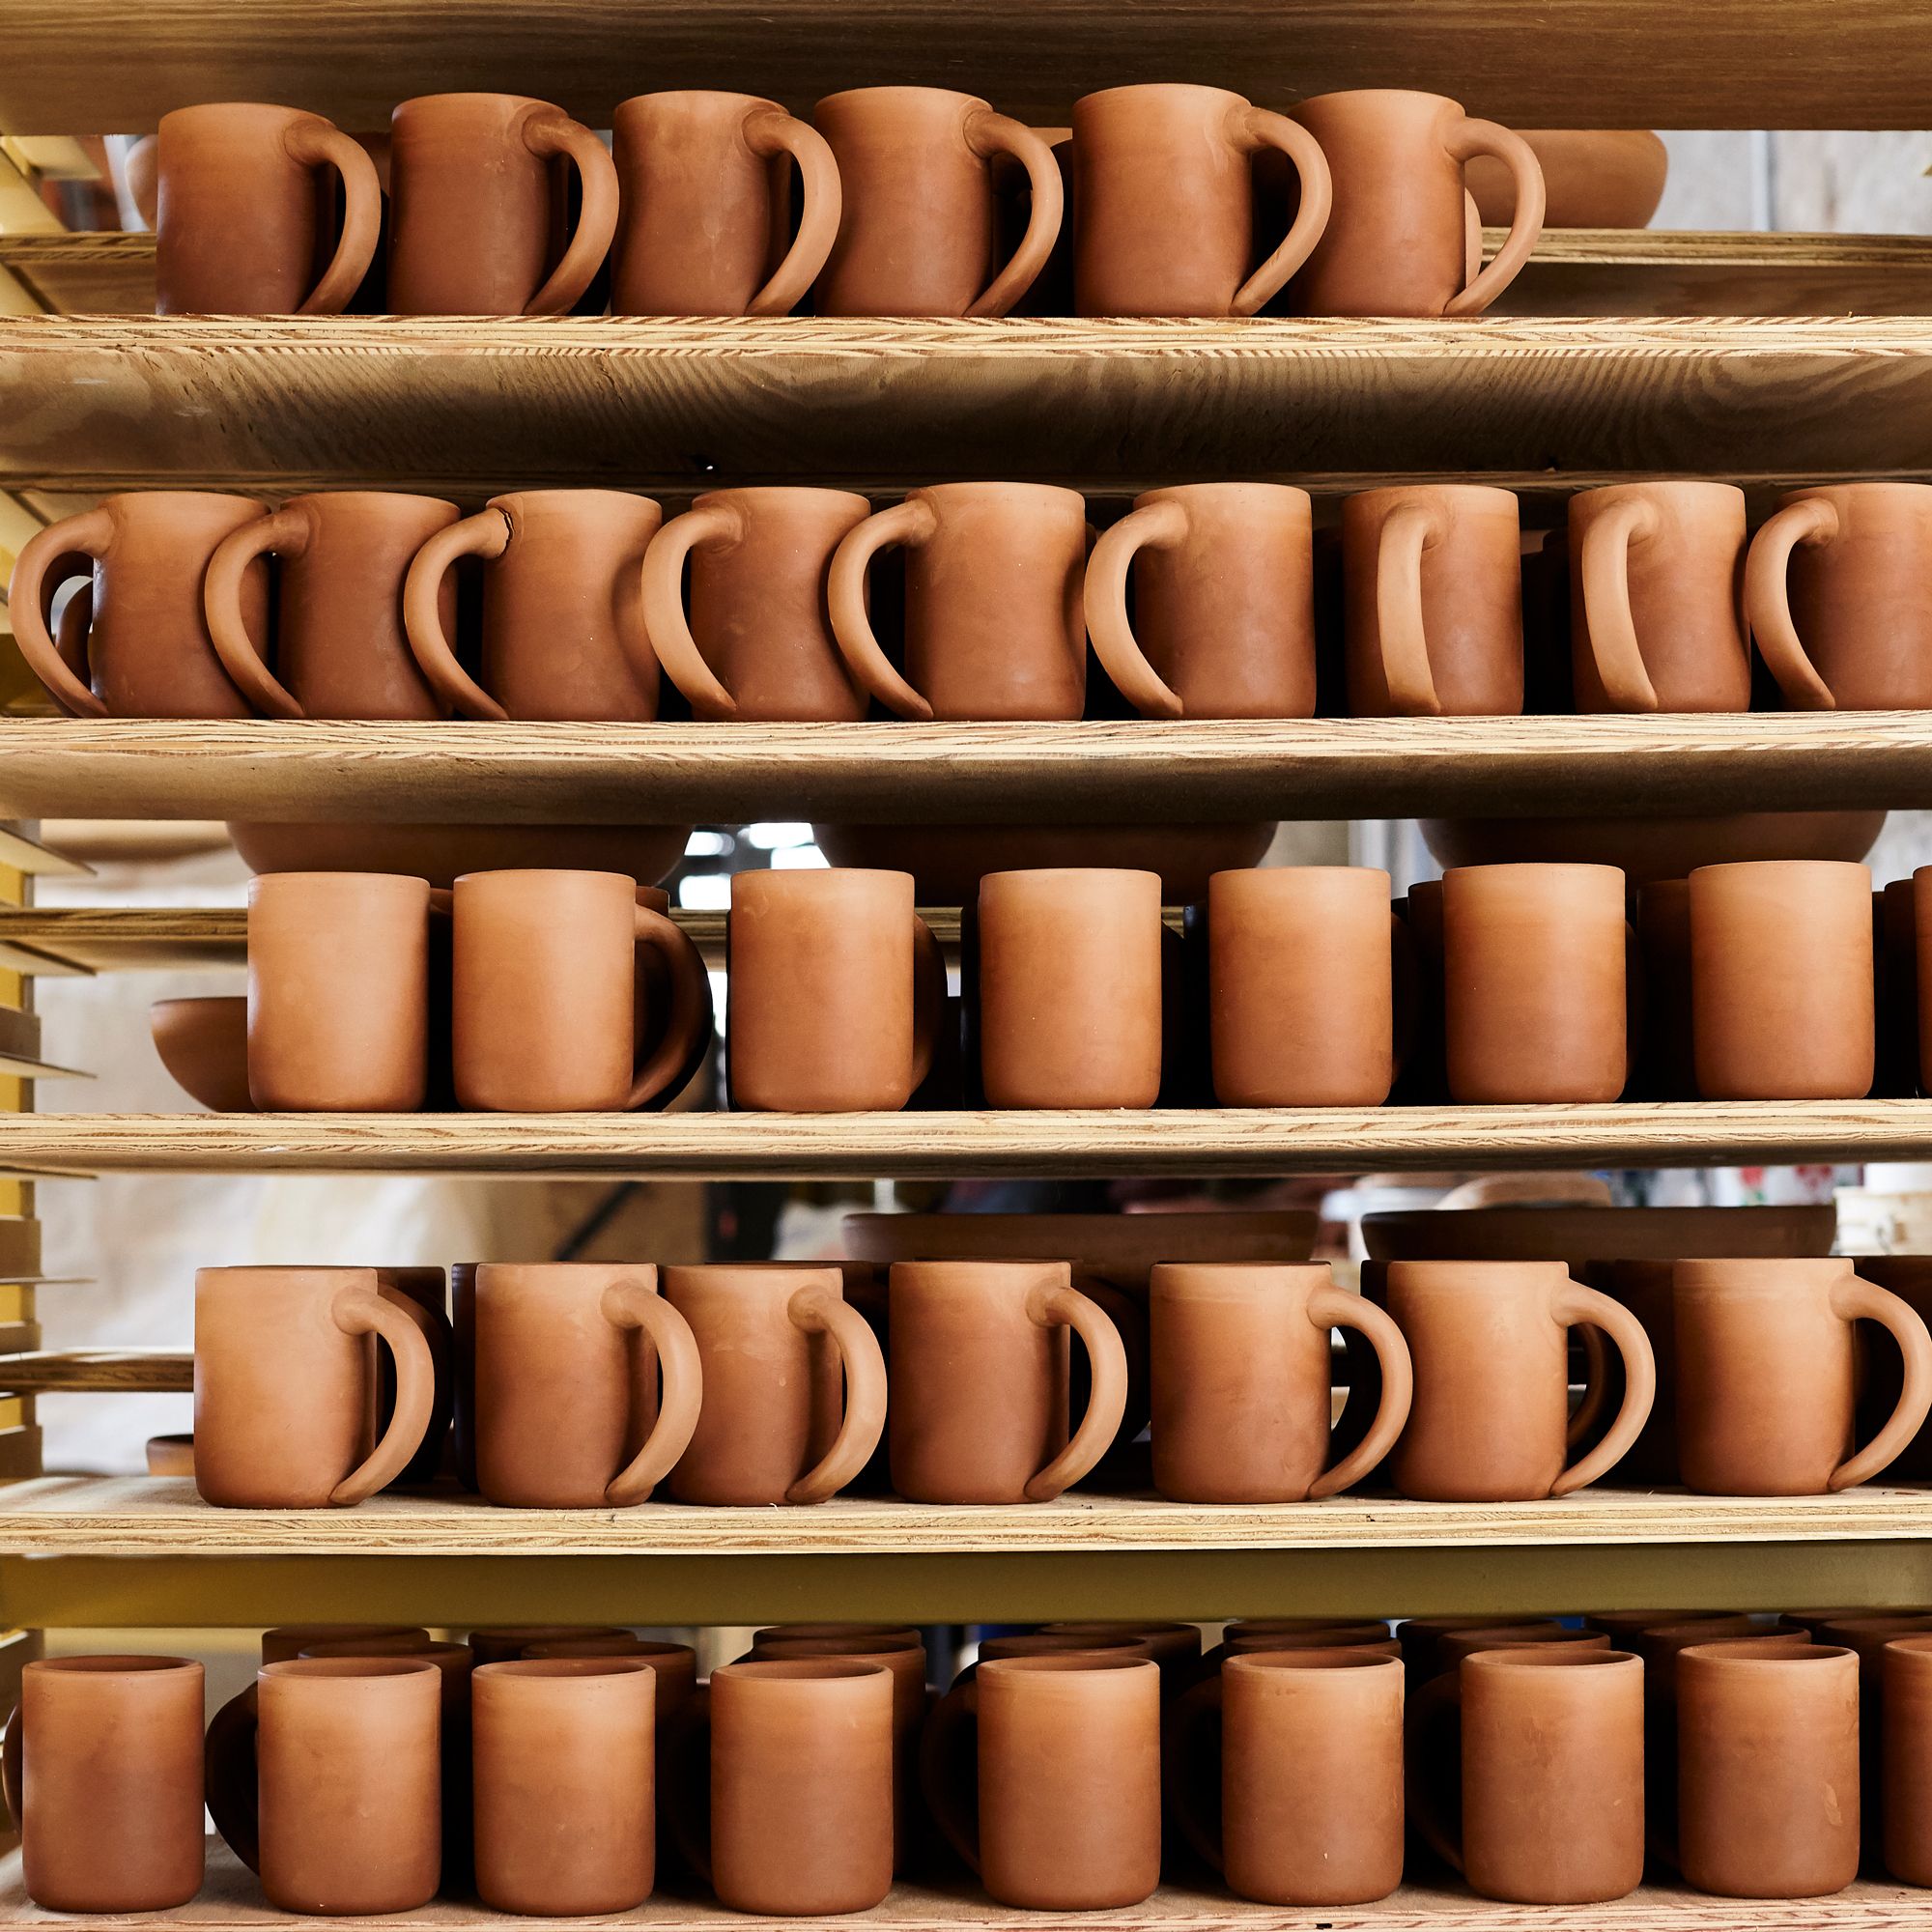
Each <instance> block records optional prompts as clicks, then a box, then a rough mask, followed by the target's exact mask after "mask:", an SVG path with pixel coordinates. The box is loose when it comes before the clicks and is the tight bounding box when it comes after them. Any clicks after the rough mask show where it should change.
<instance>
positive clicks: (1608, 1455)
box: [1549, 1280, 1932, 1496]
mask: <svg viewBox="0 0 1932 1932" xmlns="http://www.w3.org/2000/svg"><path fill="white" fill-rule="evenodd" d="M1550 1312H1551V1313H1552V1314H1553V1315H1554V1316H1555V1318H1556V1319H1557V1321H1561V1322H1563V1323H1564V1324H1565V1325H1566V1326H1569V1325H1572V1324H1575V1323H1579V1322H1580V1323H1587V1324H1588V1325H1589V1326H1590V1327H1592V1328H1601V1329H1602V1330H1603V1331H1604V1333H1605V1334H1606V1335H1607V1336H1608V1337H1609V1338H1610V1341H1611V1343H1612V1344H1613V1345H1614V1347H1615V1348H1616V1350H1617V1353H1618V1354H1620V1355H1621V1356H1622V1357H1623V1358H1624V1399H1623V1406H1621V1407H1620V1408H1619V1409H1618V1410H1617V1412H1616V1415H1615V1416H1614V1417H1613V1418H1612V1419H1611V1422H1610V1426H1609V1428H1607V1429H1606V1430H1605V1432H1604V1435H1603V1440H1602V1441H1600V1442H1599V1443H1598V1444H1597V1446H1596V1447H1595V1448H1594V1449H1592V1450H1591V1451H1590V1453H1589V1454H1588V1455H1587V1456H1584V1457H1582V1458H1581V1459H1580V1460H1579V1461H1577V1462H1575V1463H1571V1464H1570V1465H1569V1467H1568V1468H1566V1469H1565V1470H1564V1471H1563V1473H1562V1474H1561V1475H1560V1476H1558V1477H1557V1478H1556V1480H1555V1481H1554V1482H1553V1483H1551V1484H1550V1486H1549V1493H1550V1494H1551V1495H1552V1496H1567V1495H1569V1494H1570V1493H1571V1492H1573V1491H1576V1490H1580V1489H1582V1488H1583V1487H1584V1486H1585V1485H1586V1484H1589V1483H1594V1482H1595V1481H1596V1480H1597V1478H1598V1477H1599V1476H1602V1475H1606V1474H1607V1473H1608V1472H1609V1471H1610V1469H1612V1468H1613V1467H1614V1466H1615V1465H1616V1464H1617V1463H1620V1462H1622V1461H1623V1459H1624V1457H1625V1456H1626V1455H1628V1454H1629V1453H1630V1450H1631V1448H1632V1446H1633V1445H1634V1443H1635V1441H1636V1438H1637V1436H1638V1435H1639V1434H1641V1432H1642V1430H1643V1425H1644V1424H1645V1423H1646V1422H1648V1421H1649V1420H1650V1410H1651V1405H1652V1404H1653V1403H1654V1402H1655V1401H1656V1400H1657V1357H1656V1356H1655V1355H1654V1354H1653V1353H1652V1352H1651V1348H1650V1337H1649V1336H1648V1335H1646V1334H1645V1333H1644V1332H1643V1323H1642V1322H1641V1321H1638V1320H1637V1319H1636V1317H1635V1316H1634V1315H1633V1314H1632V1313H1631V1312H1630V1310H1629V1309H1628V1308H1626V1307H1625V1306H1624V1305H1623V1303H1622V1302H1621V1301H1612V1300H1611V1299H1610V1297H1609V1296H1608V1295H1607V1294H1603V1293H1599V1292H1598V1291H1597V1290H1596V1289H1594V1288H1585V1287H1584V1286H1583V1284H1582V1283H1581V1282H1580V1281H1574V1280H1566V1282H1565V1283H1564V1286H1563V1287H1562V1288H1560V1289H1558V1290H1557V1292H1556V1295H1555V1298H1554V1301H1553V1303H1552V1306H1551V1310H1550ZM1928 1386H1932V1384H1928ZM1585 1399H1586V1400H1587V1397H1586V1398H1585Z"/></svg>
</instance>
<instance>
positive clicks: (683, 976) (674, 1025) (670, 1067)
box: [624, 905, 711, 1108]
mask: <svg viewBox="0 0 1932 1932" xmlns="http://www.w3.org/2000/svg"><path fill="white" fill-rule="evenodd" d="M634 930H635V932H636V934H637V943H638V944H639V946H646V947H648V948H649V949H650V950H651V951H652V952H655V953H656V954H657V955H658V957H659V958H660V959H662V960H663V961H664V965H665V973H666V976H667V978H668V980H669V981H670V1011H669V1012H668V1014H667V1015H666V1016H665V1030H664V1037H663V1038H662V1039H660V1040H659V1041H658V1043H657V1046H656V1047H655V1048H654V1049H653V1050H652V1052H651V1053H650V1054H649V1055H648V1056H647V1057H646V1058H645V1060H644V1063H643V1065H640V1066H639V1068H638V1070H637V1072H636V1074H635V1075H634V1076H633V1077H632V1080H631V1093H630V1097H629V1098H628V1099H627V1100H626V1101H625V1102H624V1104H625V1106H626V1107H627V1108H629V1107H641V1106H642V1105H643V1104H644V1102H645V1101H646V1100H655V1099H656V1098H657V1096H658V1095H659V1094H662V1093H663V1092H664V1090H665V1089H666V1088H667V1087H668V1086H669V1085H670V1083H671V1082H672V1081H673V1080H674V1079H676V1077H677V1075H678V1073H679V1071H680V1070H681V1069H682V1068H683V1066H684V1065H685V1063H686V1062H687V1061H688V1060H689V1059H690V1058H691V1052H692V1049H693V1048H694V1047H695V1046H696V1044H697V1042H698V1039H699V1037H701V1036H702V1034H703V1032H704V1028H705V1024H706V1022H707V1021H708V1020H709V1019H710V1017H711V980H710V979H709V977H708V976H707V975H706V973H705V971H704V955H703V954H702V953H701V952H698V950H697V948H696V946H694V945H693V944H692V942H691V938H690V935H689V934H688V933H686V932H684V931H682V930H681V929H680V928H679V927H678V926H676V925H674V924H673V923H671V922H670V921H669V920H668V919H667V918H666V917H665V916H664V914H663V913H661V912H656V911H653V910H652V908H651V907H649V906H646V905H640V906H639V908H638V910H637V922H636V925H635V927H634Z"/></svg>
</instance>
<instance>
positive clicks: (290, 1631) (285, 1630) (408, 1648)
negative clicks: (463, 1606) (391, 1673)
mask: <svg viewBox="0 0 1932 1932" xmlns="http://www.w3.org/2000/svg"><path fill="white" fill-rule="evenodd" d="M429 1641H430V1636H429V1632H428V1631H426V1630H423V1629H422V1628H421V1627H420V1626H418V1625H415V1624H277V1625H276V1626H275V1628H274V1629H272V1630H265V1631H264V1632H263V1633H262V1662H264V1663H286V1662H288V1661H289V1659H290V1658H292V1657H299V1656H301V1654H302V1653H303V1652H304V1651H306V1650H312V1649H314V1647H315V1646H316V1645H317V1644H319V1643H367V1644H386V1643H394V1644H399V1645H400V1646H401V1650H400V1652H399V1653H398V1654H399V1655H402V1656H405V1657H410V1656H413V1655H415V1654H416V1653H417V1652H418V1651H422V1650H426V1649H428V1647H429ZM373 1654H374V1655H378V1656H380V1655H382V1654H383V1653H382V1652H380V1651H378V1652H375V1653H373Z"/></svg>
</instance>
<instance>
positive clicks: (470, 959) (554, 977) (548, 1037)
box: [450, 871, 711, 1113]
mask: <svg viewBox="0 0 1932 1932" xmlns="http://www.w3.org/2000/svg"><path fill="white" fill-rule="evenodd" d="M652 898H657V899H659V900H660V903H662V902H663V901H662V899H661V895H655V894H653V895H649V896H648V897H647V896H646V895H643V894H640V893H639V890H638V886H637V882H636V880H634V879H627V878H625V877H624V876H623V875H622V874H621V873H618V872H564V871H512V872H468V873H466V874H465V875H464V876H463V877H462V878H460V879H458V880H457V882H456V890H455V894H454V897H453V904H454V908H455V911H454V938H453V970H452V974H451V994H450V1001H451V1021H450V1054H451V1061H452V1064H453V1067H454V1071H455V1080H456V1098H457V1102H458V1104H459V1105H461V1106H464V1107H478V1108H486V1109H489V1110H491V1111H494V1112H508V1113H580V1112H608V1111H611V1110H618V1111H622V1110H625V1109H629V1108H634V1107H641V1106H644V1105H645V1104H647V1103H648V1102H650V1101H652V1100H656V1099H659V1098H661V1097H662V1098H668V1097H670V1095H671V1094H673V1093H674V1092H675V1091H676V1089H677V1087H678V1085H679V1084H681V1082H680V1076H684V1077H689V1074H690V1072H691V1070H692V1062H693V1060H694V1058H695V1056H696V1054H697V1053H698V1052H700V1051H701V1050H702V1046H703V1043H704V1042H705V1041H706V1040H708V1038H709V1037H710V1027H711V984H710V980H709V979H708V977H707V976H706V973H705V968H704V960H703V957H702V955H701V954H700V953H699V952H698V951H697V949H696V947H695V946H694V945H693V944H692V942H691V940H690V939H689V938H688V937H687V936H686V934H685V933H684V932H683V931H681V930H680V929H679V928H678V927H677V926H676V925H674V924H673V923H671V921H670V919H669V918H668V915H667V913H665V912H664V911H661V910H659V909H658V906H657V905H654V904H652V903H651V902H650V899H652ZM645 955H648V956H649V958H650V959H652V960H654V961H655V963H656V966H657V968H658V970H659V971H660V972H661V973H662V975H663V977H664V980H665V984H666V992H665V1002H666V1010H665V1016H664V1019H663V1021H662V1025H661V1027H660V1028H657V1029H651V1028H650V1027H649V1018H650V1016H649V1015H648V1014H646V1015H645V1020H646V1027H645V1029H644V1030H643V1033H642V1037H641V1038H640V1037H639V1034H640V1030H639V1024H638V1009H639V975H640V971H641V970H643V967H642V962H643V959H644V956H645ZM653 1032H654V1033H655V1037H652V1034H653Z"/></svg>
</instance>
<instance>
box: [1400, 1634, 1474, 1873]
mask: <svg viewBox="0 0 1932 1932" xmlns="http://www.w3.org/2000/svg"><path fill="white" fill-rule="evenodd" d="M1462 1715H1463V1673H1462V1671H1461V1670H1460V1669H1457V1670H1445V1671H1444V1672H1443V1673H1442V1674H1441V1675H1440V1676H1439V1677H1432V1678H1431V1679H1430V1680H1429V1682H1428V1683H1427V1684H1425V1685H1424V1686H1423V1687H1422V1688H1421V1690H1416V1691H1414V1692H1413V1693H1411V1695H1410V1696H1409V1699H1408V1721H1407V1724H1406V1726H1405V1729H1406V1736H1405V1738H1404V1741H1403V1754H1402V1755H1403V1767H1404V1770H1403V1785H1404V1789H1405V1794H1406V1799H1407V1811H1408V1822H1409V1823H1410V1824H1411V1825H1413V1826H1414V1827H1415V1829H1416V1833H1417V1834H1418V1835H1419V1836H1420V1837H1421V1839H1422V1841H1423V1843H1424V1844H1426V1845H1427V1846H1428V1847H1429V1849H1430V1850H1431V1851H1432V1852H1434V1853H1435V1856H1436V1857H1437V1858H1439V1859H1440V1860H1441V1861H1443V1863H1444V1864H1447V1865H1450V1866H1452V1867H1453V1868H1454V1869H1455V1870H1457V1871H1459V1872H1460V1871H1461V1870H1462V1869H1463V1846H1462V1842H1461V1838H1460V1835H1459V1834H1457V1833H1452V1832H1451V1831H1450V1829H1449V1818H1448V1813H1447V1811H1446V1809H1445V1808H1444V1805H1443V1804H1442V1794H1441V1792H1440V1791H1439V1790H1438V1789H1437V1788H1436V1787H1435V1784H1434V1783H1432V1782H1431V1781H1430V1780H1428V1779H1426V1778H1425V1777H1424V1776H1423V1775H1422V1761H1423V1757H1424V1755H1425V1753H1424V1752H1423V1751H1421V1750H1419V1749H1418V1748H1417V1745H1418V1743H1419V1741H1420V1740H1421V1737H1422V1735H1423V1733H1424V1732H1425V1731H1427V1730H1433V1729H1435V1728H1436V1727H1438V1726H1439V1727H1440V1728H1441V1730H1443V1731H1444V1732H1447V1731H1448V1730H1449V1729H1450V1725H1451V1719H1452V1716H1453V1718H1454V1719H1455V1720H1456V1721H1458V1722H1460V1720H1461V1719H1462ZM1439 1755H1440V1756H1442V1757H1446V1758H1447V1759H1448V1760H1449V1762H1450V1776H1452V1777H1453V1778H1455V1779H1456V1780H1457V1782H1458V1783H1459V1784H1460V1783H1461V1781H1462V1776H1463V1772H1462V1763H1461V1759H1462V1746H1461V1741H1460V1736H1459V1739H1458V1744H1457V1747H1456V1749H1455V1750H1453V1751H1443V1752H1440V1753H1439Z"/></svg>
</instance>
